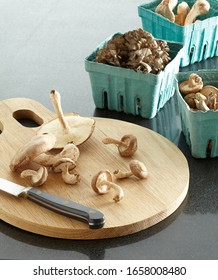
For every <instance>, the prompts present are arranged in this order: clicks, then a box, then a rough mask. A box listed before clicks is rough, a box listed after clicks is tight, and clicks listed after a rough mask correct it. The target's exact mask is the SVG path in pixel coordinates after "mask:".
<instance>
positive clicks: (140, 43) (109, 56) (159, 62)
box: [95, 28, 170, 74]
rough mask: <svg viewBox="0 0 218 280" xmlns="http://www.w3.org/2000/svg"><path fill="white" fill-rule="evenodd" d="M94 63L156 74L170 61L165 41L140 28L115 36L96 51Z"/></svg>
mask: <svg viewBox="0 0 218 280" xmlns="http://www.w3.org/2000/svg"><path fill="white" fill-rule="evenodd" d="M95 61H96V62H99V63H105V64H110V65H113V66H119V67H123V68H129V69H133V70H136V71H141V72H143V73H145V74H147V73H153V74H158V73H159V72H160V71H162V70H164V68H165V66H166V65H167V64H168V63H169V61H170V56H169V46H168V44H167V42H166V41H163V40H156V39H155V38H154V37H153V36H152V34H151V33H149V32H147V31H144V30H142V29H141V28H139V29H137V30H133V31H129V32H126V33H124V34H122V35H117V36H115V37H114V38H112V39H111V40H110V41H109V42H108V43H107V44H106V45H105V46H104V47H103V48H102V49H100V50H98V52H97V55H96V59H95Z"/></svg>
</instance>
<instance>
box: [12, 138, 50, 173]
mask: <svg viewBox="0 0 218 280" xmlns="http://www.w3.org/2000/svg"><path fill="white" fill-rule="evenodd" d="M55 143H56V137H55V136H54V135H53V134H51V133H43V134H41V135H35V136H33V137H32V138H31V139H30V141H28V142H27V143H25V144H24V145H23V146H21V147H20V149H18V151H17V152H16V154H15V155H14V157H13V158H12V160H11V162H10V169H11V170H12V171H16V170H18V169H19V168H21V167H22V166H24V165H26V164H28V163H29V162H31V161H32V160H33V159H34V158H36V157H37V156H39V155H40V154H42V153H46V152H47V151H49V150H51V149H52V148H53V147H54V146H55Z"/></svg>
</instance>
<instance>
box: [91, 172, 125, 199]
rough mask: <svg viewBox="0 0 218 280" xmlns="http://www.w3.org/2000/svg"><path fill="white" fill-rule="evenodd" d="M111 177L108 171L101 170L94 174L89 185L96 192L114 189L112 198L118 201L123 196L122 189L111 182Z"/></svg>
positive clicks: (106, 191) (102, 192) (104, 192)
mask: <svg viewBox="0 0 218 280" xmlns="http://www.w3.org/2000/svg"><path fill="white" fill-rule="evenodd" d="M112 181H113V177H112V174H111V172H110V171H108V170H101V171H99V172H98V173H97V174H95V175H94V176H93V178H92V181H91V187H92V189H93V190H94V192H96V193H97V194H100V195H101V194H106V193H108V192H109V190H110V189H113V190H114V191H115V194H114V197H113V200H114V201H115V202H118V201H120V200H121V199H123V197H124V192H123V189H122V188H121V187H120V186H119V185H117V184H115V183H113V182H112Z"/></svg>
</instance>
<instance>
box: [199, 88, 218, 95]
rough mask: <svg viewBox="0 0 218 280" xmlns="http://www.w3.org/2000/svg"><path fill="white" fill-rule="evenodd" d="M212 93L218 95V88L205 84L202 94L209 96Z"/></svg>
mask: <svg viewBox="0 0 218 280" xmlns="http://www.w3.org/2000/svg"><path fill="white" fill-rule="evenodd" d="M211 93H213V94H217V95H218V88H217V87H214V86H210V85H207V86H204V87H203V88H202V90H201V94H203V95H205V96H206V97H208V96H209V95H210V94H211Z"/></svg>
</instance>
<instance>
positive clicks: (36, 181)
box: [20, 166, 48, 187]
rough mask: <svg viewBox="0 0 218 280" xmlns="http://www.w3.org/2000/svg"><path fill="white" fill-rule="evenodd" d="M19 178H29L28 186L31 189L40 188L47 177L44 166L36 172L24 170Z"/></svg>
mask: <svg viewBox="0 0 218 280" xmlns="http://www.w3.org/2000/svg"><path fill="white" fill-rule="evenodd" d="M20 176H21V178H29V179H30V184H31V186H33V187H38V186H41V185H42V184H43V183H45V181H46V180H47V177H48V170H47V168H46V167H44V166H40V167H39V169H38V170H36V171H35V170H31V169H26V170H24V171H22V172H21V174H20Z"/></svg>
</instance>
